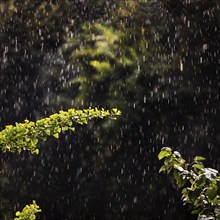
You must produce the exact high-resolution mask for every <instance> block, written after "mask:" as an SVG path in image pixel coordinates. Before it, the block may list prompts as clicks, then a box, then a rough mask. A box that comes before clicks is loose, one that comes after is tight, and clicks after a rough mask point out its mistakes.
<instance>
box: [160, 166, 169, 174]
mask: <svg viewBox="0 0 220 220" xmlns="http://www.w3.org/2000/svg"><path fill="white" fill-rule="evenodd" d="M166 169H167V166H166V165H163V166H162V167H161V168H160V170H159V173H161V172H163V171H165V170H166Z"/></svg>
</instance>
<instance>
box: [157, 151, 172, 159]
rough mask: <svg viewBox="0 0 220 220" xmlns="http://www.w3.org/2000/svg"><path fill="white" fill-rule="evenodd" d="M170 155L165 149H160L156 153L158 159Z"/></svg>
mask: <svg viewBox="0 0 220 220" xmlns="http://www.w3.org/2000/svg"><path fill="white" fill-rule="evenodd" d="M170 155H171V152H170V151H167V150H166V149H165V150H161V152H160V153H159V154H158V159H159V160H162V159H163V158H165V157H169V156H170Z"/></svg>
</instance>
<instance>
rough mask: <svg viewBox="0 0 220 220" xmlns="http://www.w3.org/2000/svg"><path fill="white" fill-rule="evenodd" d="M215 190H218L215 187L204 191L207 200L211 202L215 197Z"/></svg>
mask: <svg viewBox="0 0 220 220" xmlns="http://www.w3.org/2000/svg"><path fill="white" fill-rule="evenodd" d="M217 189H218V188H215V187H209V188H208V189H207V190H206V194H207V196H208V197H209V199H211V200H213V199H214V198H215V197H216V196H217Z"/></svg>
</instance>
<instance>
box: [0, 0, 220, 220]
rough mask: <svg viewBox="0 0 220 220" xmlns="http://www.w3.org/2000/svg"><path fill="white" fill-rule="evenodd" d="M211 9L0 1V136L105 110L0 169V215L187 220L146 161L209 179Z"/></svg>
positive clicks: (208, 4) (213, 58)
mask: <svg viewBox="0 0 220 220" xmlns="http://www.w3.org/2000/svg"><path fill="white" fill-rule="evenodd" d="M219 11H220V3H219V1H217V0H186V1H182V0H161V1H159V0H158V1H133V0H123V1H122V0H120V1H116V0H111V1H102V0H93V1H86V0H81V1H80V0H78V1H77V0H75V1H68V0H65V1H36V2H33V1H28V0H25V1H2V2H1V15H2V16H1V18H0V25H1V26H0V30H1V31H0V39H1V43H0V44H1V46H0V48H1V57H0V60H1V75H0V78H1V79H0V103H1V110H0V111H1V119H0V122H1V127H2V128H3V127H4V126H5V125H6V124H11V123H14V122H15V121H22V120H24V119H25V118H28V119H37V118H40V117H43V116H45V115H48V114H50V113H52V112H55V111H58V110H59V109H67V108H68V107H75V108H84V107H88V106H92V107H94V106H98V107H105V108H112V107H117V108H118V109H120V110H122V112H123V115H122V117H121V118H119V119H118V120H117V121H114V122H112V121H108V120H103V121H96V122H94V123H90V124H89V125H88V126H87V127H80V126H78V127H77V129H76V130H77V131H76V133H75V134H74V135H71V134H66V135H64V134H63V136H62V137H61V139H60V140H59V141H58V142H57V141H54V140H52V139H51V140H49V141H48V142H47V147H44V148H42V150H41V153H40V155H39V156H35V157H34V156H32V155H29V154H28V153H22V154H21V155H10V154H5V155H3V156H2V159H1V169H2V173H1V188H2V190H1V212H2V213H3V216H1V218H2V219H9V217H8V216H10V215H11V213H13V212H14V211H15V210H13V207H14V209H16V208H21V206H23V205H24V204H27V203H29V202H30V201H31V200H32V199H35V200H36V201H37V203H38V204H39V205H40V206H41V208H42V210H43V213H42V214H41V217H40V219H152V220H154V219H194V217H193V216H191V215H190V211H189V208H188V207H183V206H182V205H181V201H180V194H179V193H178V191H177V190H176V187H175V184H173V182H172V180H170V179H168V177H166V176H164V175H163V174H160V175H159V174H158V169H159V167H160V165H161V164H160V163H159V162H158V161H157V153H158V152H159V149H160V148H161V147H162V146H171V147H173V148H174V149H177V150H179V151H180V152H181V153H183V155H184V157H186V158H187V157H188V158H191V157H193V156H195V155H202V156H204V157H206V158H207V165H208V166H212V167H214V168H216V169H219V150H218V145H219V142H220V128H219V123H218V122H219V111H220V107H219V86H220V81H219V62H220V60H219V57H220V55H219V46H220V45H219V42H220V32H219V28H220V13H219Z"/></svg>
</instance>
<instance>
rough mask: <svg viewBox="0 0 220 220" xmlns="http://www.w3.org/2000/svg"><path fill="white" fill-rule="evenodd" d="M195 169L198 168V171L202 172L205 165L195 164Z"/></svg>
mask: <svg viewBox="0 0 220 220" xmlns="http://www.w3.org/2000/svg"><path fill="white" fill-rule="evenodd" d="M193 168H196V169H198V170H201V169H203V168H204V165H203V164H199V163H195V164H193Z"/></svg>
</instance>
